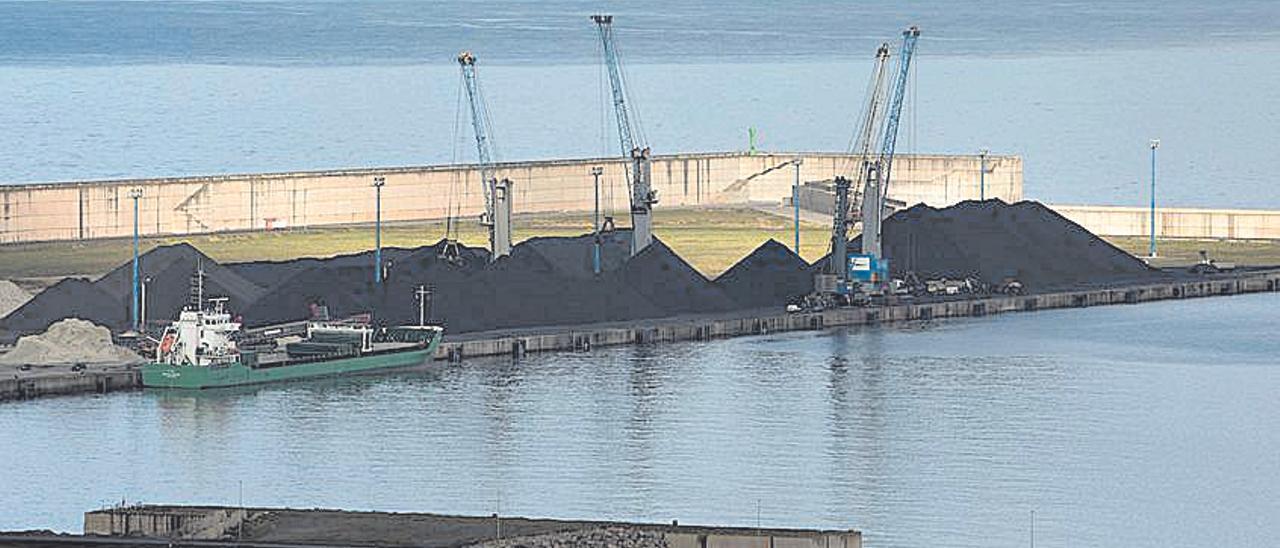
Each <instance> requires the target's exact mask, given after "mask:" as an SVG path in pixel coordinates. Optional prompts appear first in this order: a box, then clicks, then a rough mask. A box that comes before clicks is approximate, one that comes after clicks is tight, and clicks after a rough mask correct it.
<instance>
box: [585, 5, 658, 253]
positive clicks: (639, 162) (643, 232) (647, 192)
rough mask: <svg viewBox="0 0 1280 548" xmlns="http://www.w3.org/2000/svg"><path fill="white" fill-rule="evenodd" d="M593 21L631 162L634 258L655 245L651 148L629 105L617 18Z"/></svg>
mask: <svg viewBox="0 0 1280 548" xmlns="http://www.w3.org/2000/svg"><path fill="white" fill-rule="evenodd" d="M591 20H592V21H593V22H595V24H596V28H597V30H599V32H600V42H601V44H602V45H603V47H604V63H605V66H606V68H607V69H608V72H609V87H610V89H611V90H612V92H613V114H614V118H615V120H616V122H617V125H618V143H619V145H620V146H621V148H622V155H623V157H629V158H630V159H631V166H630V168H629V169H628V170H627V171H628V174H627V175H628V177H627V187H628V189H629V190H630V202H631V228H632V231H631V254H632V255H633V256H634V255H636V254H637V253H640V252H641V251H643V250H644V249H645V248H647V247H649V244H651V243H653V220H652V212H653V205H654V204H656V203H658V193H657V191H654V190H653V189H652V186H651V185H650V183H649V176H650V174H651V168H650V160H649V146H648V145H647V144H645V143H644V136H643V135H642V134H641V132H640V131H639V127H638V126H636V125H633V123H632V119H633V118H634V116H633V115H632V113H631V109H630V106H629V104H628V102H627V92H626V88H625V79H624V78H623V74H622V62H621V60H620V59H619V57H618V50H617V46H616V45H615V44H614V40H613V16H612V15H592V16H591Z"/></svg>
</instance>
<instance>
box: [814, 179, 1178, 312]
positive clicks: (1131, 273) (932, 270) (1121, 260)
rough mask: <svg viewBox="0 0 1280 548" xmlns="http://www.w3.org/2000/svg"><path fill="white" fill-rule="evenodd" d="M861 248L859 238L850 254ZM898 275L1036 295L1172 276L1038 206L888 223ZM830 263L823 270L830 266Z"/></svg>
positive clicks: (912, 214)
mask: <svg viewBox="0 0 1280 548" xmlns="http://www.w3.org/2000/svg"><path fill="white" fill-rule="evenodd" d="M860 247H861V238H860V237H859V238H854V239H853V241H852V242H851V243H850V250H857V249H859V248H860ZM884 252H885V256H887V257H889V259H890V263H889V266H890V269H891V275H892V276H895V277H901V276H903V275H905V274H906V273H907V272H908V271H910V272H915V273H916V275H917V276H919V277H920V278H921V279H937V278H951V279H962V278H965V277H974V278H977V279H980V280H982V281H984V282H987V283H989V284H999V283H1001V282H1003V281H1004V280H1005V279H1006V278H1014V279H1017V280H1018V281H1020V282H1022V284H1023V285H1024V287H1026V288H1027V289H1028V290H1031V291H1047V290H1054V289H1070V288H1077V287H1087V286H1104V285H1113V284H1117V283H1130V282H1140V281H1149V280H1152V279H1155V278H1159V277H1163V276H1167V274H1165V273H1163V272H1161V271H1160V270H1157V269H1154V268H1151V267H1149V266H1147V264H1146V263H1143V262H1142V261H1140V260H1138V259H1137V258H1135V257H1133V256H1132V255H1130V254H1128V253H1126V252H1125V251H1124V250H1122V249H1119V248H1117V247H1115V246H1113V245H1111V244H1110V243H1107V242H1106V241H1105V240H1103V239H1101V238H1099V237H1097V236H1095V235H1093V234H1092V233H1090V232H1089V231H1087V230H1085V229H1084V228H1083V227H1081V226H1080V225H1078V224H1076V223H1074V222H1071V221H1070V220H1069V219H1067V218H1066V217H1063V216H1062V215H1059V214H1058V213H1057V212H1055V211H1053V210H1051V209H1049V208H1048V207H1045V206H1044V205H1042V204H1040V203H1037V202H1018V203H1015V204H1007V203H1004V202H1003V201H1000V200H986V201H966V202H961V203H959V204H956V205H954V206H951V207H947V208H943V209H937V208H933V207H929V206H926V205H917V206H915V207H912V208H910V209H907V210H904V211H900V212H898V213H895V214H894V215H893V216H891V217H889V218H888V219H886V220H885V223H884ZM825 264H826V260H825V258H824V259H823V260H822V261H819V262H818V263H815V265H814V266H815V268H820V267H823V266H825Z"/></svg>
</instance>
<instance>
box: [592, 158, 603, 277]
mask: <svg viewBox="0 0 1280 548" xmlns="http://www.w3.org/2000/svg"><path fill="white" fill-rule="evenodd" d="M603 173H604V168H603V167H600V166H596V167H593V168H591V177H592V178H594V179H595V182H596V209H595V215H594V216H593V217H592V219H593V220H592V225H593V226H594V227H595V229H594V231H593V232H594V235H595V247H594V248H593V250H592V255H591V268H592V271H593V272H595V273H596V274H599V273H600V175H601V174H603Z"/></svg>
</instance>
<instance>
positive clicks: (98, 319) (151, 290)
mask: <svg viewBox="0 0 1280 548" xmlns="http://www.w3.org/2000/svg"><path fill="white" fill-rule="evenodd" d="M199 268H203V269H204V273H205V277H204V287H205V295H207V296H210V297H214V296H217V297H226V298H227V306H229V307H231V309H233V310H238V309H242V308H244V307H247V306H249V305H250V304H252V303H253V302H255V301H257V300H258V297H260V296H261V295H262V293H263V291H264V290H263V288H261V287H259V286H258V285H256V284H254V283H253V282H250V281H249V280H247V279H245V278H243V277H241V276H240V275H238V274H236V273H235V272H233V271H231V270H230V269H227V268H226V267H223V266H221V265H219V264H218V263H217V262H216V261H214V260H213V259H211V258H209V257H208V256H206V255H205V254H203V253H201V252H200V251H199V250H197V249H196V248H194V247H192V246H191V245H189V244H185V243H184V244H177V245H170V246H161V247H157V248H155V249H152V250H151V251H148V252H147V253H144V254H143V255H141V256H140V257H139V259H138V272H139V280H140V281H145V280H147V279H150V282H149V283H147V287H146V313H147V317H148V318H149V319H150V320H161V321H167V320H168V319H170V318H173V317H176V316H177V314H178V312H180V311H181V310H182V308H183V307H184V306H186V305H187V304H188V303H189V302H190V288H191V280H192V276H193V275H194V274H195V272H196V270H197V269H199ZM132 295H133V262H132V261H128V262H125V263H124V264H122V265H120V266H119V267H117V268H116V269H115V270H112V271H111V272H109V273H107V275H106V276H103V277H102V278H100V279H99V280H98V281H96V282H89V281H87V280H81V279H70V280H64V281H63V282H61V283H58V284H55V285H53V286H51V287H49V288H48V289H46V290H44V291H42V292H41V293H40V294H39V295H36V297H35V298H33V299H32V300H31V301H29V302H28V303H27V304H26V305H24V306H22V307H21V308H18V309H17V310H14V311H13V312H11V313H10V314H9V315H8V316H6V317H5V318H4V320H2V321H0V330H3V331H4V332H5V333H4V334H3V335H0V340H2V339H12V338H16V337H17V336H21V335H26V334H31V333H38V332H40V331H43V330H44V328H46V327H48V326H49V325H51V324H52V323H54V322H56V321H58V320H60V319H62V318H66V317H78V318H81V319H86V320H91V321H93V322H95V323H98V324H100V325H105V326H107V327H109V328H111V329H113V330H117V331H121V330H125V329H128V328H129V327H130V325H129V321H130V308H131V306H130V300H131V299H132Z"/></svg>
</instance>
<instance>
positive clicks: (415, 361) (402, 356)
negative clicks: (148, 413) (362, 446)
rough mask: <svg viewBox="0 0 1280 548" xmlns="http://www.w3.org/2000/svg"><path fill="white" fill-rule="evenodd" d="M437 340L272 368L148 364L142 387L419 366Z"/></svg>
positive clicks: (198, 385)
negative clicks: (422, 345) (401, 348)
mask: <svg viewBox="0 0 1280 548" xmlns="http://www.w3.org/2000/svg"><path fill="white" fill-rule="evenodd" d="M438 341H439V338H437V339H436V341H433V342H432V343H431V345H430V346H428V347H426V348H419V349H415V350H404V351H399V352H388V353H381V354H371V355H364V356H357V357H351V358H339V359H334V360H326V361H315V362H309V363H296V364H291V365H279V366H275V367H256V368H255V367H248V366H246V365H244V364H242V363H240V362H235V363H232V364H230V365H227V366H220V367H197V366H190V365H183V366H180V365H168V364H162V363H150V364H147V365H145V366H143V368H142V385H143V386H146V387H151V388H188V389H200V388H222V387H227V386H243V385H247V384H261V383H268V382H278V381H290V380H297V379H308V378H315V377H328V376H335V375H346V374H352V373H361V372H368V371H377V370H382V369H394V368H400V367H413V366H415V365H421V364H422V363H423V362H425V361H426V360H427V359H428V358H430V357H431V356H432V355H433V354H435V349H436V345H437V344H438Z"/></svg>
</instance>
